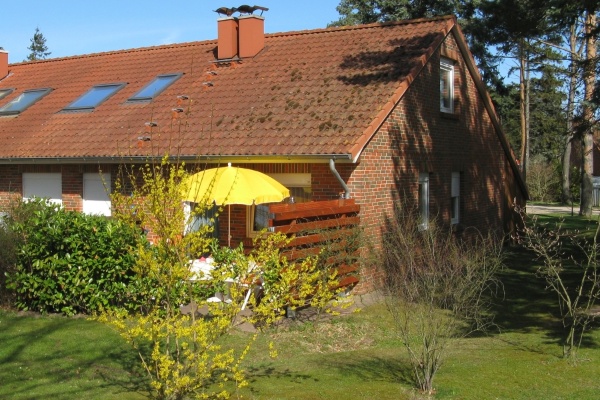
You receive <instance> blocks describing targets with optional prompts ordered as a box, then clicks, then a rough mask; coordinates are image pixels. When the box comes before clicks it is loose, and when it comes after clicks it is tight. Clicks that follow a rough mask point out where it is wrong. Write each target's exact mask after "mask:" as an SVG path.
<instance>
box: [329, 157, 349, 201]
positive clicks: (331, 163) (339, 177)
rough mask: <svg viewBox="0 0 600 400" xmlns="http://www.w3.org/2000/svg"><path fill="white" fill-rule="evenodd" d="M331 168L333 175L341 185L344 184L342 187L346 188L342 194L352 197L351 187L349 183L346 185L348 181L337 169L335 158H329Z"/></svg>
mask: <svg viewBox="0 0 600 400" xmlns="http://www.w3.org/2000/svg"><path fill="white" fill-rule="evenodd" d="M329 169H330V170H331V172H332V173H333V175H334V176H335V177H336V178H337V180H338V182H339V183H340V185H342V188H344V194H343V195H342V198H343V199H349V198H350V188H349V187H348V185H346V182H344V180H343V179H342V177H341V176H340V173H339V172H338V171H337V169H335V161H334V160H333V158H330V159H329Z"/></svg>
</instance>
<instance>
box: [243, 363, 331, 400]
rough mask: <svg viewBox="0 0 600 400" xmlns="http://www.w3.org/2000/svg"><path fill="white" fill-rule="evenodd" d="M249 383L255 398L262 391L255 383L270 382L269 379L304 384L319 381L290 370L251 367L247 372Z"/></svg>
mask: <svg viewBox="0 0 600 400" xmlns="http://www.w3.org/2000/svg"><path fill="white" fill-rule="evenodd" d="M246 374H247V377H248V381H249V382H250V386H249V391H250V392H251V393H252V394H254V395H255V396H259V395H260V392H261V391H260V389H257V388H256V387H255V385H253V383H256V382H257V381H259V380H260V381H265V380H266V381H268V380H269V379H273V380H279V379H285V380H287V381H289V382H293V383H303V382H306V381H309V380H310V381H313V382H318V381H319V379H317V378H315V377H314V376H311V375H308V374H299V373H296V372H291V371H290V370H289V369H285V370H283V371H282V370H279V369H277V368H275V367H273V366H262V367H250V368H248V369H247V370H246Z"/></svg>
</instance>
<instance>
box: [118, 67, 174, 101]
mask: <svg viewBox="0 0 600 400" xmlns="http://www.w3.org/2000/svg"><path fill="white" fill-rule="evenodd" d="M181 75H183V74H182V73H177V74H164V75H158V76H157V77H156V78H154V80H153V81H152V82H150V83H149V84H147V85H146V86H144V87H143V88H142V90H140V91H139V92H137V93H136V94H135V95H133V96H132V97H130V98H129V100H128V101H150V100H152V99H154V98H155V97H156V96H158V95H159V94H160V93H161V92H162V91H163V90H165V89H166V88H167V87H169V86H170V85H171V84H172V83H173V82H175V81H176V80H177V79H179V78H181Z"/></svg>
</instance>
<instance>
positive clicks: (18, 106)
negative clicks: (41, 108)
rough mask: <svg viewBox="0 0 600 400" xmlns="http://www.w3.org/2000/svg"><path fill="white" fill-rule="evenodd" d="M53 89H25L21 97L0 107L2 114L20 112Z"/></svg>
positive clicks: (0, 113)
mask: <svg viewBox="0 0 600 400" xmlns="http://www.w3.org/2000/svg"><path fill="white" fill-rule="evenodd" d="M51 91H52V89H50V88H46V89H31V90H25V91H24V92H23V93H21V94H20V95H19V97H17V98H16V99H14V100H12V101H11V102H10V103H8V104H6V105H5V106H4V107H2V108H0V115H16V114H20V113H22V112H23V111H25V110H26V109H27V108H28V107H29V106H31V105H32V104H33V103H35V102H36V101H38V100H39V99H41V98H42V97H44V96H45V95H47V94H48V93H50V92H51Z"/></svg>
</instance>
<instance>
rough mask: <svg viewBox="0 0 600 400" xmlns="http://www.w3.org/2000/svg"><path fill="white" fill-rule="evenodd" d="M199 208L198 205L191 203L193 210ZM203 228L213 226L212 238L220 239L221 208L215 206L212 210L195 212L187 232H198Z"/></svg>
mask: <svg viewBox="0 0 600 400" xmlns="http://www.w3.org/2000/svg"><path fill="white" fill-rule="evenodd" d="M197 206H198V204H197V203H190V209H191V210H195V208H196V207H197ZM203 226H211V227H212V232H211V233H210V236H211V237H213V238H217V239H218V238H219V207H217V206H216V205H213V206H212V207H211V208H208V209H205V210H204V212H202V213H198V212H194V214H193V215H192V218H191V221H190V224H189V226H188V228H187V230H186V231H187V232H197V231H199V230H200V228H202V227H203Z"/></svg>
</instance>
